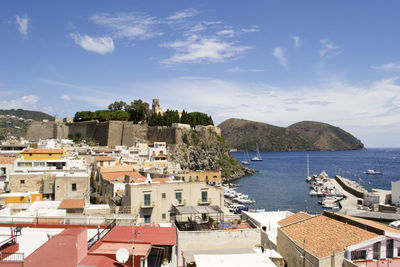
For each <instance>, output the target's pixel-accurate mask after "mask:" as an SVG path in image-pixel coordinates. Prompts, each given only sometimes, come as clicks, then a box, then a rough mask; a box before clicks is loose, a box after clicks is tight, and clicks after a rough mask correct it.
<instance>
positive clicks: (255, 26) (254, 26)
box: [241, 25, 260, 33]
mask: <svg viewBox="0 0 400 267" xmlns="http://www.w3.org/2000/svg"><path fill="white" fill-rule="evenodd" d="M241 31H242V32H244V33H251V32H258V31H260V28H259V27H258V26H257V25H253V26H251V27H250V28H247V29H242V30H241Z"/></svg>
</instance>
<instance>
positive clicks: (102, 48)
mask: <svg viewBox="0 0 400 267" xmlns="http://www.w3.org/2000/svg"><path fill="white" fill-rule="evenodd" d="M70 36H71V38H72V39H73V40H74V41H75V43H76V44H77V45H79V46H81V47H82V48H83V49H85V50H87V51H91V52H96V53H99V54H102V55H104V54H107V53H110V52H113V51H114V42H113V39H112V38H111V37H108V36H103V37H91V36H89V35H80V34H79V33H78V34H76V33H72V34H71V35H70Z"/></svg>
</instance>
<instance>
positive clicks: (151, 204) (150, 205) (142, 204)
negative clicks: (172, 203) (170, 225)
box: [140, 201, 154, 209]
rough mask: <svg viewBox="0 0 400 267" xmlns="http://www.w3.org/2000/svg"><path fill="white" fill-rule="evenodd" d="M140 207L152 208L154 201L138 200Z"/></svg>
mask: <svg viewBox="0 0 400 267" xmlns="http://www.w3.org/2000/svg"><path fill="white" fill-rule="evenodd" d="M140 208H141V209H152V208H154V201H148V202H147V201H145V202H140Z"/></svg>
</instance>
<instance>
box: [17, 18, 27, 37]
mask: <svg viewBox="0 0 400 267" xmlns="http://www.w3.org/2000/svg"><path fill="white" fill-rule="evenodd" d="M15 20H16V23H17V26H18V31H19V32H20V33H21V34H22V35H24V36H27V35H28V25H29V18H28V16H27V15H23V16H22V17H20V16H18V15H17V16H15Z"/></svg>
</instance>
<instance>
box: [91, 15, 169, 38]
mask: <svg viewBox="0 0 400 267" xmlns="http://www.w3.org/2000/svg"><path fill="white" fill-rule="evenodd" d="M90 19H91V20H92V21H93V22H94V23H96V24H98V25H102V26H105V27H107V28H108V29H110V31H111V34H112V35H113V36H114V37H117V38H128V39H130V40H133V39H136V38H137V39H140V40H145V39H150V38H152V37H154V36H157V35H162V33H161V32H158V31H157V30H156V29H155V25H157V24H159V23H160V22H159V21H158V20H157V19H156V18H155V17H152V16H148V15H140V14H133V13H120V14H117V15H111V14H107V13H102V14H96V15H93V16H92V17H91V18H90Z"/></svg>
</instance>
